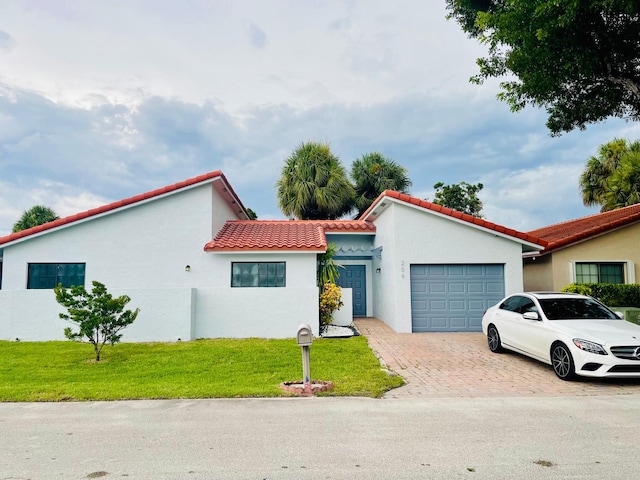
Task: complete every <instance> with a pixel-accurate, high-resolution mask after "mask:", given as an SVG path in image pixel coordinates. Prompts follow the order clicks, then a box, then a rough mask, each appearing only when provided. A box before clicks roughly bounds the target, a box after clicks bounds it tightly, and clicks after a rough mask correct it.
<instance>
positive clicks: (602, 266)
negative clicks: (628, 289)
mask: <svg viewBox="0 0 640 480" xmlns="http://www.w3.org/2000/svg"><path fill="white" fill-rule="evenodd" d="M576 283H624V265H623V264H622V263H577V264H576Z"/></svg>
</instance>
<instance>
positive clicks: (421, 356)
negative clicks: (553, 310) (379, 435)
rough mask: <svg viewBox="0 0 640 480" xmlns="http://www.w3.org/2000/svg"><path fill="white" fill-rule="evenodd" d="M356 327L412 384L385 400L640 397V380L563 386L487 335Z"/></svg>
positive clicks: (369, 321)
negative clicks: (495, 348) (492, 345)
mask: <svg viewBox="0 0 640 480" xmlns="http://www.w3.org/2000/svg"><path fill="white" fill-rule="evenodd" d="M355 324H356V326H357V328H358V330H359V331H360V333H361V334H362V335H364V336H366V337H367V339H368V341H369V346H370V347H371V348H372V349H373V351H374V352H376V354H377V355H378V356H379V357H380V359H381V360H382V362H383V363H385V364H386V365H387V367H388V368H389V369H391V370H393V371H394V372H396V373H398V374H399V375H401V376H402V377H403V378H404V379H405V380H406V382H407V384H406V385H405V386H403V387H400V388H397V389H395V390H392V391H390V392H387V394H386V395H385V398H407V397H412V398H416V397H514V396H527V397H535V396H548V397H551V396H566V395H572V396H575V395H640V379H629V380H627V379H624V380H620V379H616V380H591V379H586V380H584V379H581V380H579V381H574V382H565V381H562V380H560V379H558V378H557V377H556V376H555V374H554V373H553V369H552V368H551V367H550V366H549V365H545V364H543V363H540V362H536V361H535V360H531V359H529V358H527V357H524V356H522V355H518V354H516V353H503V354H495V353H491V352H490V351H489V349H488V348H487V344H486V339H485V336H484V335H483V334H482V333H395V332H394V331H393V330H392V329H391V328H389V327H388V326H387V325H386V324H385V323H383V322H382V321H380V320H378V319H377V318H360V319H356V321H355Z"/></svg>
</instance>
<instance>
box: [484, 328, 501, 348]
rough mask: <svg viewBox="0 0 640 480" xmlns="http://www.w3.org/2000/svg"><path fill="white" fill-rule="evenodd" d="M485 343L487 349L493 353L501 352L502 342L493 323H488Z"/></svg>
mask: <svg viewBox="0 0 640 480" xmlns="http://www.w3.org/2000/svg"><path fill="white" fill-rule="evenodd" d="M487 344H488V345H489V350H491V351H492V352H493V353H500V352H502V342H501V341H500V334H499V333H498V329H497V328H496V327H495V326H494V325H489V328H488V329H487Z"/></svg>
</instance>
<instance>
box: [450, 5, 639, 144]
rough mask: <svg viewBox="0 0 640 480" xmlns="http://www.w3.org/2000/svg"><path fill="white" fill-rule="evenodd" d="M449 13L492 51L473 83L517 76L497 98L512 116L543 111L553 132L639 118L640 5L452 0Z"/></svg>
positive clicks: (503, 83) (481, 60)
mask: <svg viewBox="0 0 640 480" xmlns="http://www.w3.org/2000/svg"><path fill="white" fill-rule="evenodd" d="M447 9H448V10H449V18H454V19H455V20H457V21H458V23H459V24H460V26H461V27H462V29H463V30H464V31H465V32H467V33H468V34H469V36H470V37H472V38H477V39H478V40H479V41H480V42H481V43H484V44H486V45H488V47H489V54H488V56H487V57H485V58H479V59H478V60H477V63H478V65H479V67H480V73H479V74H478V75H476V76H475V77H473V78H472V79H471V80H472V81H473V82H475V83H482V82H483V81H484V80H486V79H488V78H491V77H496V78H503V77H511V76H515V77H516V78H515V79H513V80H512V79H510V78H509V79H508V80H506V81H504V82H502V83H501V84H500V86H501V89H502V91H501V92H500V93H499V94H498V98H500V99H501V100H504V101H506V102H507V103H508V104H509V105H510V107H511V109H512V110H513V111H517V110H521V109H523V108H524V107H525V106H526V105H527V104H531V105H534V106H539V107H544V108H545V109H546V110H547V114H548V119H547V127H548V128H549V129H550V131H551V133H552V134H554V135H558V134H560V133H562V132H568V131H571V130H573V129H575V128H579V129H584V128H585V126H586V125H587V124H589V123H593V122H599V121H601V120H604V119H605V118H607V117H611V116H614V117H620V118H627V119H632V120H638V119H640V46H639V39H640V2H638V1H637V0H581V1H568V0H560V1H558V0H510V1H508V2H507V1H504V0H447Z"/></svg>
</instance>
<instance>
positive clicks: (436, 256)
mask: <svg viewBox="0 0 640 480" xmlns="http://www.w3.org/2000/svg"><path fill="white" fill-rule="evenodd" d="M329 243H334V244H335V245H336V261H337V262H338V263H339V264H341V265H342V268H340V279H339V281H338V283H339V284H340V285H342V286H343V287H344V290H343V291H344V295H345V300H346V302H345V303H346V305H347V307H346V308H349V307H350V308H352V314H353V315H355V316H376V317H379V318H380V319H382V320H383V321H385V322H386V323H387V324H388V325H390V326H391V327H392V328H393V329H394V330H396V331H398V332H412V331H416V332H420V331H479V329H480V319H481V317H482V313H483V312H484V310H485V309H486V308H487V307H488V306H490V305H492V304H494V303H495V302H497V301H498V300H499V299H500V298H502V297H503V296H504V295H505V294H510V293H514V292H518V291H521V290H522V288H523V275H522V260H521V258H522V254H523V253H526V252H537V251H539V250H540V249H541V248H543V247H544V246H545V242H543V241H540V240H539V239H537V238H536V237H534V236H533V235H529V234H525V233H521V232H517V231H515V230H511V229H508V228H505V227H502V226H499V225H496V224H494V223H491V222H487V221H485V220H483V219H479V218H475V217H471V216H469V215H465V214H462V213H459V212H456V211H453V210H450V209H447V208H443V207H440V206H438V205H434V204H432V203H429V202H426V201H423V200H420V199H417V198H414V197H410V196H408V195H404V194H399V193H397V192H393V191H386V192H384V193H383V194H381V195H380V197H379V198H378V199H377V200H376V201H375V202H374V204H373V205H372V206H371V207H370V208H369V210H367V212H365V214H364V215H363V216H362V217H361V218H360V219H358V220H335V221H298V220H249V217H248V214H247V211H246V209H245V207H244V206H243V205H242V202H241V201H240V199H239V198H238V197H237V195H236V194H235V193H234V191H233V189H232V188H231V186H230V185H229V183H228V181H227V180H226V178H225V177H224V175H223V174H222V173H221V172H211V173H208V174H205V175H202V176H199V177H195V178H192V179H189V180H186V181H184V182H180V183H177V184H175V185H170V186H168V187H164V188H161V189H157V190H154V191H151V192H148V193H145V194H142V195H138V196H135V197H132V198H129V199H125V200H122V201H119V202H114V203H112V204H109V205H106V206H104V207H100V208H96V209H93V210H89V211H87V212H84V213H80V214H77V215H73V216H70V217H66V218H63V219H60V220H56V221H54V222H50V223H48V224H45V225H41V226H39V227H34V228H32V229H29V230H25V231H22V232H18V233H14V234H10V235H7V236H5V237H0V275H2V276H1V277H0V278H1V282H2V283H1V284H0V339H4V340H11V339H15V338H19V339H21V340H48V339H61V338H63V329H64V327H65V326H68V324H67V323H66V322H64V321H62V320H60V319H59V318H58V312H60V311H61V307H60V306H59V305H58V304H57V303H56V302H55V298H54V295H53V292H52V288H53V287H54V286H55V285H56V284H57V283H59V282H62V283H63V284H65V285H72V284H76V285H77V284H84V285H85V287H86V288H90V287H91V281H92V280H97V281H100V282H102V283H104V284H106V285H107V287H108V288H109V290H110V292H112V293H113V294H114V295H121V294H125V293H126V294H127V295H129V296H130V297H131V299H132V300H131V303H130V304H129V305H130V307H132V308H135V307H139V308H140V309H141V312H140V315H139V316H138V319H137V320H136V322H135V323H134V324H133V325H132V326H130V327H129V328H128V329H126V330H125V331H124V336H123V340H125V341H175V340H177V339H183V340H190V339H195V338H212V337H267V338H269V337H270V338H284V337H293V336H294V335H295V332H296V329H297V327H298V325H299V324H300V323H302V322H305V323H309V324H310V325H311V327H312V330H313V331H314V333H316V334H317V333H318V329H319V321H318V287H317V285H316V275H317V271H316V270H317V255H318V254H320V253H323V252H325V251H326V249H327V246H328V245H329ZM342 313H344V312H342Z"/></svg>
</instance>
